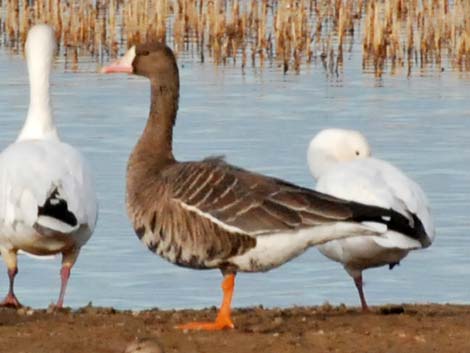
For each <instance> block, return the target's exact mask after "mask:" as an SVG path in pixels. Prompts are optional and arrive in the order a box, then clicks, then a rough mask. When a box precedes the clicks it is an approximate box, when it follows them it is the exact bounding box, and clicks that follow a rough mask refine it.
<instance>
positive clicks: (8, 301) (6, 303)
mask: <svg viewBox="0 0 470 353" xmlns="http://www.w3.org/2000/svg"><path fill="white" fill-rule="evenodd" d="M0 307H4V308H5V307H6V308H16V309H19V308H21V307H23V305H21V303H20V302H19V301H18V299H16V297H15V295H14V294H8V295H7V296H6V297H5V299H4V300H3V301H2V302H1V303H0Z"/></svg>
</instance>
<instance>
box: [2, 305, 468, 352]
mask: <svg viewBox="0 0 470 353" xmlns="http://www.w3.org/2000/svg"><path fill="white" fill-rule="evenodd" d="M215 315H216V309H215V308H212V309H206V310H183V311H162V310H156V309H154V310H148V311H141V312H131V311H116V310H114V309H112V308H95V307H85V308H81V309H79V310H73V311H72V310H63V311H61V312H51V311H49V312H48V311H47V310H32V309H19V310H15V309H0V352H1V353H6V352H8V353H16V352H18V353H19V352H22V353H59V352H60V353H78V352H81V353H82V352H83V353H85V352H86V353H123V352H124V351H125V350H126V347H127V346H128V345H129V344H130V343H132V342H133V341H134V340H135V339H136V338H151V339H154V340H157V341H159V342H160V344H161V346H162V347H163V349H164V352H166V353H170V352H184V353H196V352H200V353H211V352H214V353H215V352H216V353H235V352H236V353H244V352H256V353H262V352H276V353H277V352H279V353H280V352H282V353H291V352H309V353H312V352H319V353H327V352H351V353H352V352H354V353H356V352H357V353H359V352H377V353H379V352H380V353H388V352H390V353H392V352H393V353H395V352H396V353H401V352H413V353H420V352H423V353H424V352H426V353H429V352H459V353H466V352H470V306H458V305H435V304H429V305H404V306H390V307H388V306H383V307H374V308H373V309H372V312H371V313H367V314H363V313H361V312H360V311H359V309H357V308H346V307H344V306H339V307H331V306H329V305H324V306H321V307H294V308H288V309H263V308H248V309H238V310H235V311H234V312H233V321H234V323H235V325H236V328H235V329H233V330H227V331H222V332H181V331H179V330H177V329H175V328H174V326H175V325H176V324H180V323H184V322H187V321H193V320H209V319H213V318H215ZM135 352H136V353H138V352H142V353H154V352H153V351H152V352H151V351H150V350H148V351H147V350H145V351H144V350H140V351H135ZM155 352H156V351H155Z"/></svg>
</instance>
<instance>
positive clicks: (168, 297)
mask: <svg viewBox="0 0 470 353" xmlns="http://www.w3.org/2000/svg"><path fill="white" fill-rule="evenodd" d="M179 63H180V74H181V100H180V111H179V116H178V122H177V124H176V130H175V142H174V147H175V155H176V156H177V158H178V159H180V160H188V159H200V158H203V157H205V156H208V155H214V154H215V155H220V154H224V155H226V156H227V160H228V161H229V162H231V163H234V164H237V165H240V166H242V167H244V168H248V169H253V170H256V171H259V172H263V173H267V174H270V175H275V176H277V177H281V178H285V179H287V180H289V181H291V182H294V183H298V184H301V185H304V186H308V187H313V185H314V183H313V180H312V178H311V176H310V175H309V172H308V169H307V166H306V159H305V154H306V147H307V145H308V142H309V140H310V138H311V137H312V136H313V135H314V134H315V133H316V132H318V131H319V130H320V129H323V128H325V127H345V128H354V129H358V130H360V131H362V132H363V133H365V134H366V136H367V137H368V139H369V142H370V144H371V146H372V147H373V152H374V154H375V156H377V157H379V158H383V159H387V160H389V161H391V162H393V163H395V164H396V165H397V166H399V167H400V168H401V169H403V170H405V171H406V172H407V173H408V174H409V175H410V176H411V177H413V178H414V179H415V180H416V181H418V182H419V184H421V185H422V187H423V188H424V190H425V191H426V192H427V194H428V196H429V199H430V202H431V204H432V208H433V213H434V216H435V220H436V225H437V239H436V242H435V243H434V244H433V245H432V246H431V247H430V248H429V249H426V250H424V251H416V252H414V253H412V254H410V255H409V256H408V257H407V258H406V259H405V260H404V261H403V262H402V264H401V265H400V266H398V267H396V268H395V269H394V270H393V271H389V270H388V268H385V267H384V268H379V269H373V270H368V271H366V272H365V281H366V288H365V290H366V296H367V298H368V301H369V303H370V304H372V305H373V304H382V303H401V302H439V303H446V302H453V303H469V302H470V234H469V233H470V217H469V209H470V132H469V130H470V99H469V94H470V93H469V92H470V76H469V75H468V74H463V73H459V72H455V71H452V70H446V71H444V72H439V71H438V70H437V71H434V70H433V69H430V70H428V71H426V70H424V71H417V72H415V73H414V74H413V75H412V77H411V78H409V79H407V78H406V73H402V74H399V75H397V76H390V75H388V74H386V75H384V77H383V78H382V79H380V80H377V79H375V78H374V75H373V73H372V72H369V71H367V70H366V71H363V70H362V69H361V58H360V55H356V56H354V55H352V56H351V57H348V58H347V59H346V63H345V69H344V72H343V73H342V74H341V75H340V77H331V76H329V75H327V74H326V72H325V71H324V70H323V68H322V66H321V64H319V65H315V64H312V65H311V66H306V67H303V68H302V73H301V74H300V75H296V74H294V73H288V74H287V75H283V74H282V72H281V71H280V70H279V69H278V68H277V67H269V66H267V67H265V69H264V70H252V69H249V68H248V69H246V70H245V72H244V73H243V74H242V71H241V69H240V68H239V67H233V66H232V65H228V66H226V67H216V66H214V65H212V64H210V63H206V64H200V63H197V62H196V61H195V60H192V58H190V57H183V58H181V59H180V61H179ZM97 68H98V66H97V64H95V63H92V62H86V61H84V62H82V64H81V65H80V66H79V70H78V72H71V71H69V70H68V69H64V63H63V62H62V61H61V60H58V62H57V63H56V66H55V71H54V75H53V87H52V92H53V93H52V94H53V103H54V108H55V113H56V119H57V124H58V126H59V128H60V132H61V135H62V138H63V139H64V140H65V141H67V142H70V143H72V144H73V145H75V146H77V147H78V148H80V149H81V150H82V151H83V152H84V154H85V155H86V157H87V158H88V159H89V160H90V161H91V164H92V166H93V168H94V171H95V175H96V181H97V190H98V197H99V201H100V216H99V221H98V225H97V228H96V231H95V234H94V235H93V237H92V238H91V240H90V241H89V243H88V244H87V245H86V246H85V247H84V248H83V250H82V253H81V256H80V258H79V260H78V262H77V264H76V266H75V267H74V269H73V272H72V277H71V280H70V284H69V288H68V292H67V295H66V305H70V306H72V307H78V306H82V305H85V304H87V303H88V302H90V301H91V302H93V304H94V305H100V306H114V307H117V308H133V309H143V308H150V307H160V308H183V307H185V308H186V307H191V308H200V307H205V306H211V305H218V304H219V302H220V296H221V293H220V287H219V286H220V279H221V275H220V273H219V272H218V271H216V270H214V271H194V270H188V269H182V268H179V267H176V266H174V265H172V264H169V263H167V262H165V261H164V260H162V259H160V258H159V257H158V256H155V255H154V254H152V253H151V252H149V251H148V250H147V249H146V248H144V246H143V245H141V244H140V242H139V241H138V240H137V238H136V237H135V235H134V233H133V231H132V229H131V227H130V225H129V222H128V220H127V216H126V212H125V206H124V202H123V201H124V173H125V168H126V161H127V158H128V155H129V153H130V151H131V149H132V147H133V145H134V143H135V141H136V139H137V137H138V136H139V134H140V131H141V130H142V128H143V126H144V123H145V120H146V117H147V113H148V106H149V92H148V91H149V86H148V82H147V81H146V80H144V79H140V78H135V77H127V76H124V75H109V76H103V75H100V74H98V73H96V72H97ZM0 77H1V80H0V92H1V93H0V119H1V122H2V129H1V130H0V146H1V147H2V148H4V147H5V146H6V145H7V144H9V143H10V142H11V141H13V140H14V139H15V137H16V135H17V133H18V132H19V129H20V127H21V126H22V124H23V119H24V118H25V116H26V111H27V106H28V85H27V76H26V70H25V65H24V61H23V58H22V57H21V56H17V55H10V54H7V52H6V51H5V49H4V48H0ZM59 268H60V259H59V258H56V259H55V260H49V261H41V260H36V259H31V258H29V257H26V256H22V257H21V258H20V260H19V269H20V273H19V275H18V276H17V282H16V291H17V295H18V297H19V299H20V300H21V301H22V302H23V303H24V304H26V305H30V306H33V307H45V306H47V305H48V304H50V303H51V302H52V301H55V300H56V298H57V295H58V291H59V284H60V283H59ZM7 284H8V282H7V275H6V269H5V268H4V266H0V288H1V290H2V291H5V292H6V289H7ZM325 301H329V302H331V303H334V304H338V303H346V304H349V305H358V304H359V299H358V296H357V293H356V289H355V287H354V285H353V282H352V280H351V279H350V278H349V276H348V275H347V274H346V273H345V272H344V271H343V269H342V268H341V266H340V265H339V264H337V263H334V262H331V261H329V260H327V259H326V258H324V257H323V256H322V255H320V254H319V253H318V252H317V251H316V250H315V249H313V248H312V249H310V250H309V251H307V252H306V253H305V254H304V255H302V256H300V257H298V258H296V259H294V260H293V261H291V262H289V263H288V264H286V265H284V266H282V267H281V268H279V269H276V270H272V271H271V272H269V273H262V274H240V275H239V276H238V277H237V286H236V292H235V298H234V305H235V306H252V305H258V304H262V305H264V306H270V307H271V306H283V307H284V306H291V305H316V304H322V303H324V302H325Z"/></svg>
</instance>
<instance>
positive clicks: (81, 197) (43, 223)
mask: <svg viewBox="0 0 470 353" xmlns="http://www.w3.org/2000/svg"><path fill="white" fill-rule="evenodd" d="M55 47H56V45H55V39H54V32H53V30H52V29H51V28H50V27H49V26H47V25H37V26H34V27H32V28H31V30H30V31H29V33H28V38H27V42H26V57H27V63H28V71H29V79H30V106H29V110H28V116H27V118H26V122H25V124H24V126H23V128H22V130H21V133H20V135H19V137H18V139H17V141H16V142H14V143H13V144H11V145H10V146H8V147H7V148H6V149H5V150H4V151H3V152H2V153H1V154H0V252H1V254H2V257H3V259H4V261H5V263H6V265H7V267H8V273H9V276H10V291H9V293H8V295H7V297H6V298H5V300H4V302H3V304H4V305H11V306H19V305H20V304H19V302H18V300H17V299H16V297H15V295H14V293H13V281H14V277H15V275H16V273H17V258H16V254H17V252H18V251H24V252H27V253H31V254H33V255H50V254H56V253H62V256H63V260H62V271H61V277H62V286H61V293H60V296H59V300H58V302H57V306H58V307H61V306H62V305H63V297H64V293H65V288H66V285H67V281H68V278H69V275H70V268H71V267H72V266H73V264H74V263H75V261H76V259H77V257H78V254H79V252H80V249H81V247H82V246H83V245H84V244H85V243H86V242H87V240H88V239H89V238H90V236H91V234H92V232H93V230H94V228H95V224H96V219H97V211H98V210H97V202H96V195H95V191H94V183H93V178H92V174H91V171H90V168H89V166H88V164H87V163H86V161H85V160H84V158H83V157H82V156H81V154H80V153H79V152H78V151H77V150H75V149H74V148H73V147H72V146H70V145H68V144H66V143H63V142H61V141H60V139H59V136H58V133H57V130H56V128H55V124H54V119H53V116H52V108H51V104H50V96H49V76H50V70H51V66H52V60H53V55H54V51H55Z"/></svg>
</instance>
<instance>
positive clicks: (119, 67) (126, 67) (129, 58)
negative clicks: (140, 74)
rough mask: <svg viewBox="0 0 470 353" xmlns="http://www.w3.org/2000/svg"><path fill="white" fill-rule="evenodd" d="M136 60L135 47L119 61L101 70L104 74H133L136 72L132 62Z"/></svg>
mask: <svg viewBox="0 0 470 353" xmlns="http://www.w3.org/2000/svg"><path fill="white" fill-rule="evenodd" d="M134 59H135V45H134V46H133V47H131V48H130V49H129V50H128V51H127V52H126V54H124V56H123V57H122V58H120V59H119V60H116V61H115V62H113V63H112V64H109V65H107V66H103V67H102V68H101V70H100V72H101V73H102V74H110V73H127V74H131V73H132V72H133V71H134V68H133V67H132V62H133V61H134Z"/></svg>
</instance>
